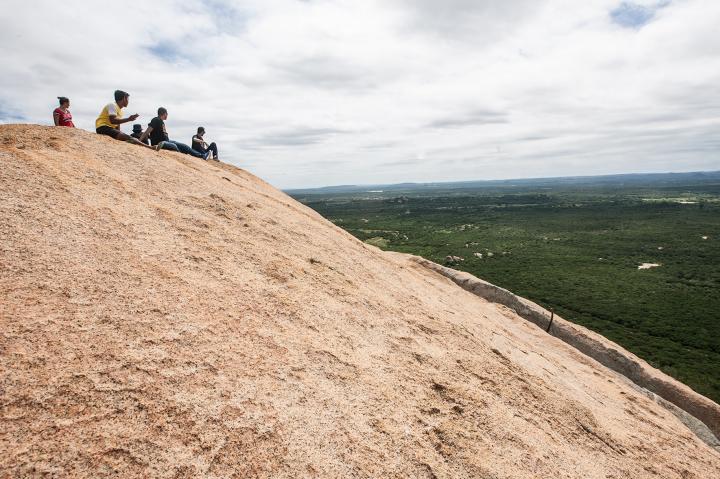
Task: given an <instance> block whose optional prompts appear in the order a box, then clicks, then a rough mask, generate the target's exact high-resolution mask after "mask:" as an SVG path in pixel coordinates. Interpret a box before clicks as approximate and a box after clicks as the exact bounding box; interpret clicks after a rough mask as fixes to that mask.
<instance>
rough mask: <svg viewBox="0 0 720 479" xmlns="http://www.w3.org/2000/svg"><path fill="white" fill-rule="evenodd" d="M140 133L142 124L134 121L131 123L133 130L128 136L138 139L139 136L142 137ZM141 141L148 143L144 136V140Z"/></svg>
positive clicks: (141, 132)
mask: <svg viewBox="0 0 720 479" xmlns="http://www.w3.org/2000/svg"><path fill="white" fill-rule="evenodd" d="M142 134H143V129H142V125H141V124H140V123H135V124H134V125H133V132H132V133H130V136H132V137H133V138H137V139H138V140H139V139H140V138H142ZM143 143H145V144H146V145H149V144H150V141H148V140H147V138H146V139H145V141H143Z"/></svg>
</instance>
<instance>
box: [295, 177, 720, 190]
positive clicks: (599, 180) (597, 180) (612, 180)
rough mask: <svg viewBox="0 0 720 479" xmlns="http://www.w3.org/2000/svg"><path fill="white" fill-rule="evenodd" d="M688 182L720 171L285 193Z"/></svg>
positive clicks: (350, 187)
mask: <svg viewBox="0 0 720 479" xmlns="http://www.w3.org/2000/svg"><path fill="white" fill-rule="evenodd" d="M688 180H692V181H693V182H694V183H697V182H698V181H700V182H702V181H707V182H708V183H717V182H720V171H696V172H689V173H634V174H621V175H603V176H567V177H555V178H525V179H509V180H477V181H453V182H440V183H396V184H389V185H386V184H378V185H339V186H325V187H321V188H300V189H289V190H285V192H286V193H288V194H290V195H293V196H299V195H303V194H330V193H362V192H370V191H373V190H383V191H384V192H389V191H392V192H402V191H413V192H422V191H428V192H434V191H436V190H461V189H480V188H505V187H507V188H513V187H523V188H532V187H537V188H541V187H568V186H573V187H582V186H585V187H598V186H613V185H634V186H641V185H646V186H659V185H665V186H671V185H677V184H682V183H683V182H685V181H688Z"/></svg>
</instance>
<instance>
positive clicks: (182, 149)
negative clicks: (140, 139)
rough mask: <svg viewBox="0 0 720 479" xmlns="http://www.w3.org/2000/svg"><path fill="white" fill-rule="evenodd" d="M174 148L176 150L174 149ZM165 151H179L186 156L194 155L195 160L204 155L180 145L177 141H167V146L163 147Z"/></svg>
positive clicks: (183, 144) (182, 144)
mask: <svg viewBox="0 0 720 479" xmlns="http://www.w3.org/2000/svg"><path fill="white" fill-rule="evenodd" d="M173 146H174V147H175V148H173ZM163 149H165V150H174V151H179V152H180V153H185V154H186V155H192V156H194V157H195V158H202V157H203V154H202V153H200V152H197V151H195V150H193V149H192V148H190V147H189V146H187V145H186V144H185V143H180V142H179V141H175V140H168V141H166V142H165V144H164V145H163Z"/></svg>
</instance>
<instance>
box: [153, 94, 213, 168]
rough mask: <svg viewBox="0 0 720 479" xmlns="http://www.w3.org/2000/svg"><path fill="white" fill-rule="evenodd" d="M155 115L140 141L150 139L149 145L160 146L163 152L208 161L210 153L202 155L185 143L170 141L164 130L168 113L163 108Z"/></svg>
mask: <svg viewBox="0 0 720 479" xmlns="http://www.w3.org/2000/svg"><path fill="white" fill-rule="evenodd" d="M157 113H158V116H156V117H155V118H153V119H152V120H151V121H150V123H148V127H147V129H146V130H145V133H143V134H142V136H141V137H140V141H145V140H146V139H147V138H150V144H151V145H162V146H161V148H162V149H164V150H171V151H179V152H180V153H185V154H186V155H192V156H194V157H196V158H202V159H203V160H207V159H208V157H209V156H210V153H204V154H203V153H200V152H199V151H195V150H193V149H192V148H190V147H189V146H187V145H186V144H185V143H180V142H179V141H174V140H171V139H170V138H169V137H168V133H167V130H166V129H165V120H167V117H168V111H167V110H166V109H165V108H163V107H160V108H158V110H157Z"/></svg>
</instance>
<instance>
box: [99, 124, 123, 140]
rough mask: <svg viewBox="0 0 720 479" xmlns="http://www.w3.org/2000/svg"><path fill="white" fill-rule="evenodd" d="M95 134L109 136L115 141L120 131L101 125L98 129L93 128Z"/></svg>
mask: <svg viewBox="0 0 720 479" xmlns="http://www.w3.org/2000/svg"><path fill="white" fill-rule="evenodd" d="M95 133H97V134H98V135H107V136H111V137H113V138H115V139H116V140H117V137H118V135H120V130H119V129H117V128H110V127H109V126H107V125H103V126H101V127H100V128H95Z"/></svg>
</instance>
